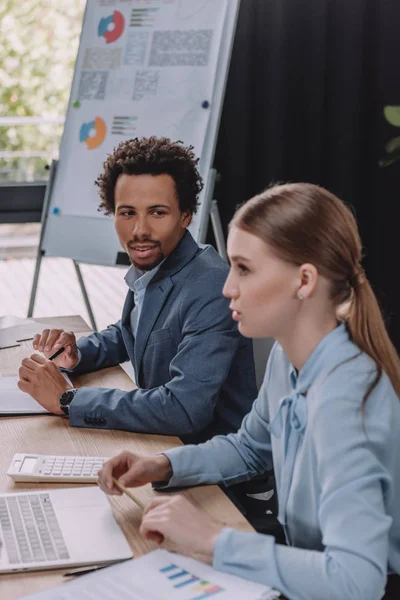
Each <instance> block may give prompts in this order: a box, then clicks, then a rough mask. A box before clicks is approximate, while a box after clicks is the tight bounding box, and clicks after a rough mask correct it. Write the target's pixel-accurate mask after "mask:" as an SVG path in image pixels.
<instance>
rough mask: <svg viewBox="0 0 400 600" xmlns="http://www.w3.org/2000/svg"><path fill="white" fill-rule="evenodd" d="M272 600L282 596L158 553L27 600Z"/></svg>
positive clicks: (186, 558) (205, 566)
mask: <svg viewBox="0 0 400 600" xmlns="http://www.w3.org/2000/svg"><path fill="white" fill-rule="evenodd" d="M214 597H215V598H216V600H217V599H218V600H273V599H274V598H278V597H279V593H278V592H276V591H274V590H272V589H271V588H268V587H266V586H264V585H260V584H258V583H253V582H252V581H247V580H245V579H241V578H239V577H236V576H235V575H229V574H227V573H221V572H219V571H216V570H215V569H213V568H212V567H210V566H208V565H205V564H203V563H201V562H198V561H197V560H194V559H192V558H188V557H186V556H181V555H180V554H173V553H171V552H167V551H166V550H155V551H154V552H150V554H146V555H145V556H142V557H141V558H137V559H136V560H132V561H128V562H124V563H122V564H119V565H114V566H112V567H107V568H106V569H102V570H100V571H97V572H95V573H91V574H89V575H82V576H80V577H78V578H77V579H75V580H74V581H72V582H71V583H66V584H63V585H61V586H59V587H57V588H53V589H50V590H47V591H44V592H39V593H38V594H33V595H30V596H25V598H29V600H76V599H77V598H85V600H111V599H117V598H118V600H208V599H209V598H214Z"/></svg>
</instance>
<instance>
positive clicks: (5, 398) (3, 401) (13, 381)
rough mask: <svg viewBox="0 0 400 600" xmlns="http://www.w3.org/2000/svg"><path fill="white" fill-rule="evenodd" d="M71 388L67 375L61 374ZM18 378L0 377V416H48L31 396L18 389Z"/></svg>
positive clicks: (46, 411) (47, 412)
mask: <svg viewBox="0 0 400 600" xmlns="http://www.w3.org/2000/svg"><path fill="white" fill-rule="evenodd" d="M61 374H62V375H63V376H64V378H65V380H66V381H67V383H68V384H69V385H70V386H71V387H73V385H72V383H71V381H70V379H69V377H68V375H67V374H66V373H64V372H63V373H61ZM18 380H19V377H14V376H13V377H0V416H1V415H9V416H12V415H40V414H50V413H49V411H48V410H46V409H45V408H43V406H41V405H40V404H39V403H38V402H36V400H35V399H34V398H32V396H30V395H29V394H26V393H25V392H22V391H21V390H20V389H19V387H18Z"/></svg>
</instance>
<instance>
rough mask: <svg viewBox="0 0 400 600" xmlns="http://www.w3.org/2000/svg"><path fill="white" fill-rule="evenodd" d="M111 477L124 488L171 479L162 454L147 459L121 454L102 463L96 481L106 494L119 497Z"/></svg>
mask: <svg viewBox="0 0 400 600" xmlns="http://www.w3.org/2000/svg"><path fill="white" fill-rule="evenodd" d="M113 477H115V479H118V480H119V482H120V483H121V484H122V485H124V486H126V487H139V486H141V485H145V484H146V483H151V482H153V481H168V480H169V479H171V477H172V468H171V463H170V462H169V460H168V458H167V457H166V456H165V455H164V454H158V455H157V456H149V457H147V456H137V455H136V454H132V452H122V453H121V454H118V455H117V456H114V458H111V459H110V460H108V461H107V462H106V463H104V465H103V468H102V469H101V470H100V471H99V481H98V483H99V485H100V487H101V489H102V490H103V491H104V492H106V493H107V494H116V495H121V492H120V490H119V489H118V488H117V487H116V486H115V485H114V483H113Z"/></svg>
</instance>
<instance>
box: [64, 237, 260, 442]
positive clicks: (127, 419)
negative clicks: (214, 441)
mask: <svg viewBox="0 0 400 600" xmlns="http://www.w3.org/2000/svg"><path fill="white" fill-rule="evenodd" d="M227 273H228V265H227V264H226V262H225V261H224V260H223V259H222V258H221V257H220V256H219V255H218V253H217V252H216V251H215V250H214V248H212V247H211V246H203V247H201V248H200V247H199V246H198V244H197V243H196V242H195V241H194V239H193V238H192V236H191V235H190V233H189V232H186V234H185V235H184V237H183V238H182V240H181V241H180V243H179V244H178V246H177V247H176V248H175V250H174V251H173V253H172V254H171V255H170V256H169V257H168V258H167V259H166V260H165V261H164V263H163V264H162V265H161V267H160V269H159V270H158V271H157V272H156V274H155V275H154V277H153V279H152V280H151V281H150V283H149V285H148V287H147V289H146V293H145V298H144V303H143V308H142V312H141V316H140V321H139V325H138V330H137V336H136V339H135V338H134V336H133V334H132V331H131V329H130V315H131V312H132V309H133V307H134V297H133V293H132V292H131V291H129V292H128V295H127V297H126V301H125V306H124V309H123V313H122V319H121V321H119V322H118V323H116V324H115V325H111V326H109V327H108V328H107V329H106V330H104V331H101V332H100V333H93V334H92V335H90V336H88V337H85V338H83V339H80V340H79V341H78V347H79V349H80V351H81V353H82V359H81V361H80V363H79V365H78V366H77V368H76V369H75V370H74V373H87V372H89V371H96V370H98V369H103V368H105V367H110V366H113V365H117V364H119V363H121V362H124V361H126V360H130V361H131V362H132V364H133V365H134V368H135V373H136V379H137V385H138V389H136V390H132V391H130V392H125V391H121V390H114V389H103V388H88V387H84V388H81V389H79V391H78V392H77V393H76V395H75V397H74V400H73V402H72V404H71V406H70V416H69V419H70V424H71V425H73V426H81V427H85V426H89V427H93V426H96V427H104V428H109V429H125V430H129V431H137V432H146V433H159V434H165V435H177V436H179V437H180V438H182V440H183V441H184V442H187V443H194V442H199V441H204V440H206V439H209V438H211V437H212V436H213V435H215V434H225V433H229V432H233V431H237V430H238V429H239V427H240V423H241V421H242V418H243V417H244V415H245V414H247V413H248V412H249V410H250V408H251V405H252V402H253V400H254V399H255V398H256V396H257V390H256V382H255V372H254V362H253V352H252V343H251V340H248V339H245V338H243V337H242V336H241V335H240V334H239V332H238V330H237V325H236V323H235V322H234V321H232V317H231V314H230V311H229V308H228V306H229V301H228V300H227V299H226V298H224V297H223V296H222V288H223V285H224V282H225V279H226V276H227Z"/></svg>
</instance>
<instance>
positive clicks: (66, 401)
mask: <svg viewBox="0 0 400 600" xmlns="http://www.w3.org/2000/svg"><path fill="white" fill-rule="evenodd" d="M76 392H77V389H76V388H72V389H71V390H66V391H65V392H64V393H63V394H61V398H60V407H61V408H62V409H64V408H67V407H69V405H70V404H71V402H72V400H73V399H74V396H75V394H76Z"/></svg>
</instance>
